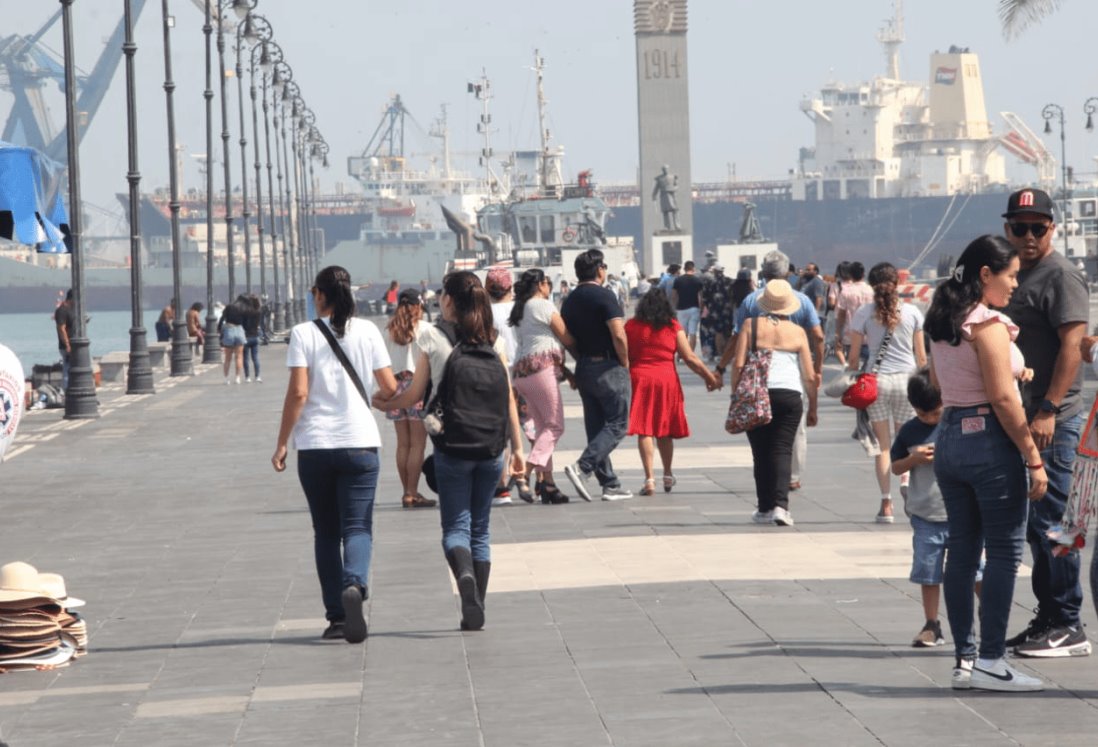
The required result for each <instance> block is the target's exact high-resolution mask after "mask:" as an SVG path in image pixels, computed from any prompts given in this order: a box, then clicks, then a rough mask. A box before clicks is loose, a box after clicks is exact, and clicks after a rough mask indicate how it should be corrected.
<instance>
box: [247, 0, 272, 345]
mask: <svg viewBox="0 0 1098 747" xmlns="http://www.w3.org/2000/svg"><path fill="white" fill-rule="evenodd" d="M248 21H249V24H250V25H251V31H252V33H253V34H254V35H255V40H256V44H255V45H254V46H253V47H252V52H251V55H249V66H248V73H249V74H248V95H249V97H250V98H251V100H252V141H253V143H254V146H255V147H254V159H253V161H254V168H255V207H256V222H255V227H256V235H257V236H258V237H259V293H260V296H261V298H262V299H263V303H264V304H266V303H267V257H266V248H265V246H264V244H263V179H262V177H261V168H262V163H261V162H262V159H261V157H260V154H259V116H258V113H257V110H256V100H257V96H256V89H255V69H256V67H257V66H259V65H260V60H261V57H262V55H263V54H264V53H265V50H266V44H264V43H263V42H267V41H269V40H270V38H271V25H270V24H269V23H267V19H266V18H264V17H263V16H260V15H257V14H255V13H251V14H249V16H248ZM260 75H261V76H265V73H264V72H263V70H262V68H260ZM264 91H266V84H265V83H264ZM264 116H266V115H264ZM265 122H266V119H264V123H265ZM241 130H243V127H241ZM245 181H247V177H246V176H245ZM245 202H247V201H245ZM271 308H272V309H273V307H271ZM264 322H266V319H264ZM271 324H272V325H273V324H274V322H273V321H272V322H271Z"/></svg>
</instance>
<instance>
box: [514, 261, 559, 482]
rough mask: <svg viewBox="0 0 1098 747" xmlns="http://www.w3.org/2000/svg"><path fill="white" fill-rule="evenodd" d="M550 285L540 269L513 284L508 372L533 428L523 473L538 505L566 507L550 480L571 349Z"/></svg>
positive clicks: (530, 271) (551, 282)
mask: <svg viewBox="0 0 1098 747" xmlns="http://www.w3.org/2000/svg"><path fill="white" fill-rule="evenodd" d="M552 294H553V281H552V280H550V279H549V278H548V277H546V275H545V273H544V272H543V271H541V270H538V269H532V270H527V271H526V272H524V273H523V274H522V277H521V278H519V281H518V283H516V284H515V305H514V307H513V308H512V309H511V317H510V319H508V321H507V323H508V325H510V327H511V328H512V329H514V331H515V341H516V347H517V353H516V355H515V364H514V367H513V369H512V376H513V377H514V387H515V391H516V392H518V393H519V394H520V395H521V396H522V397H523V399H525V400H526V406H527V409H528V411H529V413H530V417H531V419H532V420H533V422H534V434H535V435H534V445H533V447H532V448H531V449H530V456H529V458H528V459H527V460H526V462H527V469H530V470H535V471H537V473H538V474H537V481H536V482H535V484H534V492H535V493H536V494H537V495H539V496H541V502H542V503H567V502H568V496H567V495H565V494H564V493H562V492H560V489H559V488H558V487H557V484H556V482H555V481H554V480H553V450H554V449H555V448H556V445H557V441H559V440H560V437H561V436H562V435H564V401H563V400H562V399H561V396H560V381H561V379H563V378H565V377H570V376H571V372H570V371H569V370H568V368H567V367H566V366H565V365H564V350H563V349H562V348H561V345H562V344H563V345H564V346H565V347H571V346H572V345H573V344H574V341H573V340H572V335H571V334H569V333H568V330H567V329H566V328H565V326H564V320H563V319H562V318H561V316H560V312H559V311H558V310H557V307H556V306H555V305H554V304H553V302H552V300H550V299H551V297H552Z"/></svg>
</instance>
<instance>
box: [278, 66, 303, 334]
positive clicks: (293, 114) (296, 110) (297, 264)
mask: <svg viewBox="0 0 1098 747" xmlns="http://www.w3.org/2000/svg"><path fill="white" fill-rule="evenodd" d="M283 99H284V100H289V101H290V151H291V153H292V155H293V177H294V182H293V183H294V191H293V196H292V199H293V202H291V204H290V216H291V218H292V219H293V221H294V223H296V226H295V228H296V230H295V231H294V238H295V239H296V241H297V251H296V253H294V252H291V257H293V260H294V274H295V278H294V284H295V285H296V286H297V288H298V291H299V292H298V293H297V295H296V298H295V299H294V314H295V317H296V318H297V321H298V322H303V321H305V299H304V294H303V293H301V292H300V291H301V289H303V288H305V263H304V252H305V246H304V241H303V239H302V233H301V231H302V220H303V219H302V216H301V171H300V169H299V168H298V165H297V156H298V153H297V125H298V120H299V118H300V117H301V113H302V109H303V104H302V101H301V89H299V88H298V86H297V84H296V83H294V82H293V81H292V80H290V81H287V82H286V86H285V87H284V88H283ZM284 111H285V110H284ZM283 125H284V126H285V120H283ZM282 145H283V147H285V146H286V141H285V139H284V140H283V141H282ZM287 176H289V174H288V173H287ZM287 194H289V190H287ZM295 208H296V210H295Z"/></svg>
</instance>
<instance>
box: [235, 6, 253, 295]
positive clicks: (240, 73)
mask: <svg viewBox="0 0 1098 747" xmlns="http://www.w3.org/2000/svg"><path fill="white" fill-rule="evenodd" d="M250 23H251V20H250V19H248V20H246V21H244V23H242V24H240V25H239V26H238V27H237V29H236V102H237V106H238V108H239V113H240V117H239V121H240V201H241V209H240V217H241V218H242V220H241V224H242V227H243V229H244V288H245V289H246V290H247V292H248V293H251V292H252V240H251V236H250V235H249V231H248V218H250V217H251V216H252V213H251V211H250V210H249V209H248V130H247V129H246V128H245V127H244V65H243V64H242V62H241V59H240V53H241V49H240V42H241V39H242V37H243V35H244V33H245V29H247V28H248V27H249V24H250Z"/></svg>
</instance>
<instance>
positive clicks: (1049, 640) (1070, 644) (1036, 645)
mask: <svg viewBox="0 0 1098 747" xmlns="http://www.w3.org/2000/svg"><path fill="white" fill-rule="evenodd" d="M1014 653H1015V655H1017V656H1032V657H1038V658H1045V659H1053V658H1060V657H1065V656H1090V641H1088V640H1087V634H1086V631H1084V630H1083V626H1082V625H1079V626H1078V627H1074V628H1073V627H1071V626H1068V625H1064V626H1057V627H1054V628H1049V629H1048V630H1046V631H1045V632H1044V633H1043V634H1042V635H1040V636H1039V637H1037V638H1031V639H1030V640H1028V641H1026V642H1025V643H1023V644H1021V645H1020V646H1018V647H1017V648H1015V649H1014Z"/></svg>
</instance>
